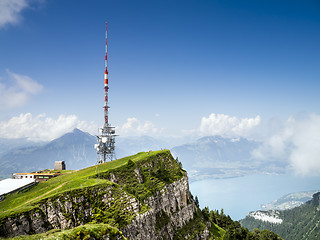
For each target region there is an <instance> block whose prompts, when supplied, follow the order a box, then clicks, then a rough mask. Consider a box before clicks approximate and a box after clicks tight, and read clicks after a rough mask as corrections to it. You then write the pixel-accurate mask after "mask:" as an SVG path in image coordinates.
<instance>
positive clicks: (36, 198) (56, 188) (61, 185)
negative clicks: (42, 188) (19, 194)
mask: <svg viewBox="0 0 320 240" xmlns="http://www.w3.org/2000/svg"><path fill="white" fill-rule="evenodd" d="M69 182H70V181H68V182H64V183H62V184H60V185H59V186H57V187H55V188H54V189H51V190H50V191H48V192H46V193H44V194H42V195H40V196H38V197H35V198H33V199H30V200H29V201H26V202H25V203H24V204H28V203H30V202H33V201H35V200H38V199H40V198H42V197H44V196H46V195H48V194H50V193H52V192H53V191H55V190H58V189H59V188H61V187H63V186H64V185H66V184H67V183H69Z"/></svg>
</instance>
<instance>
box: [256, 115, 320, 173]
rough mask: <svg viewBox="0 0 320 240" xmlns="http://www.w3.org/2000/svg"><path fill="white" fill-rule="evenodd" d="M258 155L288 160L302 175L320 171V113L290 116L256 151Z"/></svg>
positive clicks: (259, 157)
mask: <svg viewBox="0 0 320 240" xmlns="http://www.w3.org/2000/svg"><path fill="white" fill-rule="evenodd" d="M252 155H253V157H254V158H258V159H278V160H283V161H288V163H289V164H290V166H291V167H292V168H293V169H294V171H295V173H297V174H299V175H320V115H316V114H310V115H308V116H306V117H303V118H301V117H290V118H289V119H288V120H287V121H286V122H285V123H284V124H281V125H280V126H279V124H278V126H277V131H276V132H274V133H273V134H272V135H271V136H270V137H268V138H267V139H266V140H265V142H264V143H263V145H262V146H261V147H260V148H258V149H256V150H255V151H254V152H253V153H252Z"/></svg>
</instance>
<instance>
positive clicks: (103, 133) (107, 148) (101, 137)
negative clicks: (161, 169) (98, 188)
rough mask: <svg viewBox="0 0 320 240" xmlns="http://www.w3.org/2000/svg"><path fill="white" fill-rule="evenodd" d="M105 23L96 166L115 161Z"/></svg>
mask: <svg viewBox="0 0 320 240" xmlns="http://www.w3.org/2000/svg"><path fill="white" fill-rule="evenodd" d="M107 36H108V34H107V23H106V56H105V70H104V107H103V108H104V125H103V127H102V128H100V129H99V134H98V136H97V138H98V143H97V144H95V148H96V149H97V154H98V159H97V164H99V163H104V162H106V161H107V160H110V161H112V160H113V159H115V151H114V150H115V136H116V135H115V127H112V126H111V125H110V124H109V108H110V107H109V99H108V93H109V81H108V54H107V53H108V44H107V42H108V38H107Z"/></svg>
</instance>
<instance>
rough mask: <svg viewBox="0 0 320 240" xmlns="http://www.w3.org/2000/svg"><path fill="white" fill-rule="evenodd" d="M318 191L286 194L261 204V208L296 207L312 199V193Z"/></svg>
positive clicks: (284, 208) (283, 208)
mask: <svg viewBox="0 0 320 240" xmlns="http://www.w3.org/2000/svg"><path fill="white" fill-rule="evenodd" d="M316 192H319V191H306V192H297V193H290V194H287V195H285V196H283V197H281V198H279V199H277V200H274V201H272V202H271V203H267V204H262V205H261V208H262V209H263V210H287V209H292V208H295V207H298V206H300V205H302V204H304V203H306V202H307V201H310V200H311V199H312V196H313V194H315V193H316Z"/></svg>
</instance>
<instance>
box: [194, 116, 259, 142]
mask: <svg viewBox="0 0 320 240" xmlns="http://www.w3.org/2000/svg"><path fill="white" fill-rule="evenodd" d="M260 122H261V118H260V116H259V115H258V116H256V117H255V118H242V119H239V118H237V117H231V116H228V115H225V114H215V113H211V114H210V116H209V117H203V118H202V119H201V124H200V134H201V135H219V136H223V137H248V136H250V134H251V133H252V130H253V129H254V128H255V127H256V126H258V125H259V124H260Z"/></svg>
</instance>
